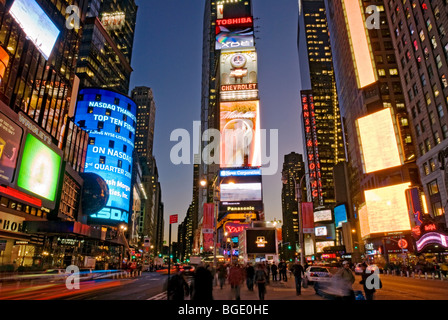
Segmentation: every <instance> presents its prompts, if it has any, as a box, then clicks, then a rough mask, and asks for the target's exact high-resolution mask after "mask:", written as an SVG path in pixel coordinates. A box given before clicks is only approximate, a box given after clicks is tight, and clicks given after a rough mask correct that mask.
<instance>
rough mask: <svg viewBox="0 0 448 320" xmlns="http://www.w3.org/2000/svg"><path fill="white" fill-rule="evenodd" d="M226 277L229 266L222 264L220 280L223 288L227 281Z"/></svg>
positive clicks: (219, 274)
mask: <svg viewBox="0 0 448 320" xmlns="http://www.w3.org/2000/svg"><path fill="white" fill-rule="evenodd" d="M226 279H227V267H226V266H225V265H224V264H221V265H220V266H219V268H218V280H219V286H220V288H221V290H222V287H223V286H224V284H225V282H226Z"/></svg>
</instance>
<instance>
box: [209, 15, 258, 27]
mask: <svg viewBox="0 0 448 320" xmlns="http://www.w3.org/2000/svg"><path fill="white" fill-rule="evenodd" d="M252 23H254V21H253V19H252V17H247V18H231V19H221V20H216V25H217V26H232V25H240V26H242V25H245V24H249V25H250V24H252Z"/></svg>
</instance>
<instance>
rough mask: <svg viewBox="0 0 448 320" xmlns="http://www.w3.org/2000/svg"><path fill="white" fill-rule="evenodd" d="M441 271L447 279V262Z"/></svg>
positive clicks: (443, 264)
mask: <svg viewBox="0 0 448 320" xmlns="http://www.w3.org/2000/svg"><path fill="white" fill-rule="evenodd" d="M440 270H441V271H442V274H443V275H444V276H445V277H446V276H447V274H448V264H447V263H446V262H443V263H442V266H441V267H440Z"/></svg>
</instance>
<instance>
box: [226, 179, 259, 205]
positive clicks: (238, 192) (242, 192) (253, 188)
mask: <svg viewBox="0 0 448 320" xmlns="http://www.w3.org/2000/svg"><path fill="white" fill-rule="evenodd" d="M220 196H221V201H261V200H262V192H261V183H229V184H221V185H220Z"/></svg>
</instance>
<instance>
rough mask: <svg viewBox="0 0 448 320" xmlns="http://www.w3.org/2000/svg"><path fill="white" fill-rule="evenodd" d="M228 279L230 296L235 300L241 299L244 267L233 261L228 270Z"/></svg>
mask: <svg viewBox="0 0 448 320" xmlns="http://www.w3.org/2000/svg"><path fill="white" fill-rule="evenodd" d="M228 281H229V284H230V288H231V292H232V296H233V297H235V300H241V284H242V283H243V282H244V269H243V268H241V267H240V266H239V265H238V263H235V264H234V265H233V266H232V267H231V268H230V271H229V276H228Z"/></svg>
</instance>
